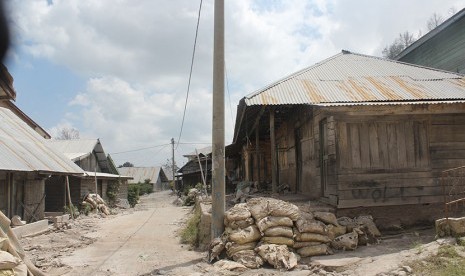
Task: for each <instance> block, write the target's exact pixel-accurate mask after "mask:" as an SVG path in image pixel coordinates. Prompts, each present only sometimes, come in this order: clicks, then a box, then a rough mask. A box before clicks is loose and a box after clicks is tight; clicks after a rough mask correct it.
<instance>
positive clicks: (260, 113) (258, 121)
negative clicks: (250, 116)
mask: <svg viewBox="0 0 465 276" xmlns="http://www.w3.org/2000/svg"><path fill="white" fill-rule="evenodd" d="M263 113H265V107H264V106H263V107H262V109H260V112H259V113H258V115H257V118H256V119H255V122H254V123H253V125H252V128H250V131H249V132H248V133H247V134H248V136H250V135H251V134H252V132H253V131H254V130H255V129H256V128H258V127H259V124H260V118H261V117H262V116H263Z"/></svg>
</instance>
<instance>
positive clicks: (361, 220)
mask: <svg viewBox="0 0 465 276" xmlns="http://www.w3.org/2000/svg"><path fill="white" fill-rule="evenodd" d="M354 221H355V223H357V224H358V225H362V226H366V229H367V234H368V235H369V236H373V237H380V236H381V232H380V231H379V230H378V227H376V224H375V223H374V222H373V217H372V216H359V217H357V218H355V219H354Z"/></svg>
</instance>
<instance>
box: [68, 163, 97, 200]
mask: <svg viewBox="0 0 465 276" xmlns="http://www.w3.org/2000/svg"><path fill="white" fill-rule="evenodd" d="M94 174H95V194H96V195H98V184H97V167H95V171H94ZM68 189H69V186H68Z"/></svg>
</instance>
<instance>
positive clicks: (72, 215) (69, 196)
mask: <svg viewBox="0 0 465 276" xmlns="http://www.w3.org/2000/svg"><path fill="white" fill-rule="evenodd" d="M66 190H68V200H69V213H70V214H71V218H72V219H74V208H73V201H72V200H71V192H70V190H69V178H68V176H66Z"/></svg>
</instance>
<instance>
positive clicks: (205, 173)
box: [178, 146, 212, 187]
mask: <svg viewBox="0 0 465 276" xmlns="http://www.w3.org/2000/svg"><path fill="white" fill-rule="evenodd" d="M183 156H184V157H186V158H187V163H186V164H184V165H183V166H182V167H181V168H180V169H179V170H178V173H180V174H181V176H182V187H195V186H196V185H197V184H199V183H200V184H202V185H203V182H204V180H205V183H206V184H207V186H208V185H211V178H212V147H210V146H209V147H205V148H201V149H196V150H195V151H193V152H191V153H188V154H185V155H183Z"/></svg>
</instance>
